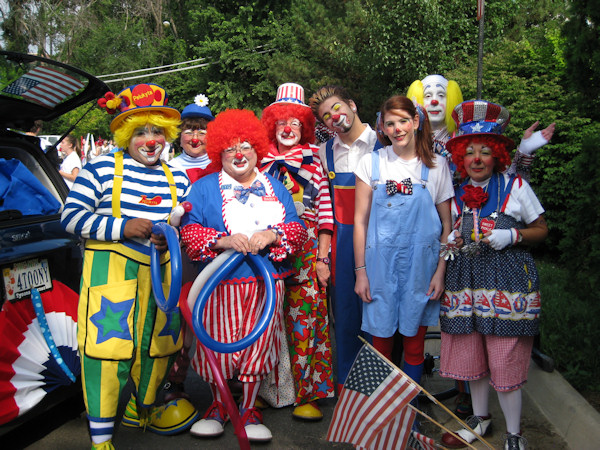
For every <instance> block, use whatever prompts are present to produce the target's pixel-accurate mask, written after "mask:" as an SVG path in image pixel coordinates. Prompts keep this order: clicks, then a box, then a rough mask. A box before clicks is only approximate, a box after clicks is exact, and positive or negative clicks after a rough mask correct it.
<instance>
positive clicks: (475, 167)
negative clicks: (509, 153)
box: [464, 141, 496, 183]
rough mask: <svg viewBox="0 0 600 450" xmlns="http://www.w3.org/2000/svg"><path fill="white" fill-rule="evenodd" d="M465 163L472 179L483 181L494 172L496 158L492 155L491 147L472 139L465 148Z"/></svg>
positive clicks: (478, 181)
mask: <svg viewBox="0 0 600 450" xmlns="http://www.w3.org/2000/svg"><path fill="white" fill-rule="evenodd" d="M464 164H465V170H466V172H467V175H469V177H470V178H471V180H473V181H475V182H477V183H481V182H483V181H485V180H487V179H488V178H490V177H491V176H492V174H493V173H494V167H495V166H496V159H495V158H494V156H493V155H492V149H491V148H489V147H486V146H485V145H482V144H479V143H478V142H477V141H472V142H471V143H470V144H469V145H467V148H466V150H465V159H464Z"/></svg>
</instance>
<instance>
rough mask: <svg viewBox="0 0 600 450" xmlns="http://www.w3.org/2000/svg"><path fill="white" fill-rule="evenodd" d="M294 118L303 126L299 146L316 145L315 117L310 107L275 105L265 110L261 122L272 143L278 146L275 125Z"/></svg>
mask: <svg viewBox="0 0 600 450" xmlns="http://www.w3.org/2000/svg"><path fill="white" fill-rule="evenodd" d="M292 117H293V118H295V119H298V120H299V121H300V123H301V124H302V137H301V138H300V142H299V144H300V145H304V144H314V142H315V116H314V115H313V113H312V110H311V109H310V108H309V107H308V106H304V105H300V104H294V103H286V102H277V103H273V104H271V105H269V106H267V107H266V108H265V109H264V110H263V113H262V117H261V119H260V120H261V122H262V123H263V125H264V126H265V128H266V130H267V135H268V136H269V139H270V140H271V142H273V143H274V144H277V138H276V136H275V129H276V126H275V123H276V122H277V121H278V120H288V119H290V118H292Z"/></svg>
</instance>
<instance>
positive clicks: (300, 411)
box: [292, 402, 323, 421]
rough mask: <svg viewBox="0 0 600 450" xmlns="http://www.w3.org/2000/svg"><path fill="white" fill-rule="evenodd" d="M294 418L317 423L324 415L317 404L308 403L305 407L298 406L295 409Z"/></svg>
mask: <svg viewBox="0 0 600 450" xmlns="http://www.w3.org/2000/svg"><path fill="white" fill-rule="evenodd" d="M292 416H294V417H295V418H296V419H301V420H308V421H316V420H321V419H322V418H323V413H322V412H321V410H320V409H319V406H318V405H317V402H308V403H305V404H304V405H298V406H296V407H295V408H294V411H293V412H292Z"/></svg>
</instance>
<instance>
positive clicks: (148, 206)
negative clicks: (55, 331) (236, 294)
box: [61, 84, 195, 449]
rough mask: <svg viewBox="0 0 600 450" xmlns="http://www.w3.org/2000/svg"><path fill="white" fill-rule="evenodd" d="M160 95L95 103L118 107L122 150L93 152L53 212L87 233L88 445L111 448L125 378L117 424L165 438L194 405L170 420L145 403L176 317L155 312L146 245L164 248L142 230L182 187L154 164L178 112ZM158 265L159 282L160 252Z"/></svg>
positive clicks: (132, 92)
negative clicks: (127, 389)
mask: <svg viewBox="0 0 600 450" xmlns="http://www.w3.org/2000/svg"><path fill="white" fill-rule="evenodd" d="M167 100H168V97H167V94H166V92H165V91H164V89H163V88H162V87H160V86H157V85H154V84H139V85H136V86H130V87H128V88H126V89H124V90H123V91H121V92H120V93H119V94H117V95H116V96H115V95H114V94H112V93H110V92H109V93H108V94H106V97H105V98H103V99H100V100H99V101H98V103H99V104H100V106H102V107H104V108H106V109H107V111H109V112H110V113H114V112H117V111H118V112H119V114H118V115H117V116H116V117H115V118H114V119H113V121H112V122H111V125H110V129H111V131H112V132H113V133H114V136H115V141H116V143H117V145H118V146H120V147H122V148H123V149H124V150H120V151H117V152H116V153H113V154H107V155H101V156H98V157H97V158H95V159H94V160H93V161H90V162H89V163H88V164H87V165H86V166H85V167H84V168H83V169H82V171H81V172H80V174H79V176H78V177H77V179H76V180H75V183H74V185H73V188H72V190H71V192H70V194H69V196H68V197H67V200H66V203H65V207H64V210H63V213H62V217H61V222H62V225H63V226H64V228H65V229H66V230H67V231H69V232H71V233H74V234H76V235H79V236H81V237H82V238H84V239H86V245H85V254H84V269H83V275H82V281H81V294H80V300H79V310H78V341H79V352H80V354H81V373H82V384H83V394H84V400H85V404H86V409H87V414H88V420H89V425H90V434H91V438H92V443H93V448H104V449H110V448H114V447H113V446H112V443H111V439H112V435H113V429H114V424H115V421H116V419H117V417H116V414H117V407H118V404H119V397H120V395H121V392H122V390H123V388H124V386H125V384H126V382H127V380H128V378H129V377H131V379H132V380H133V384H134V386H135V391H134V393H133V395H132V398H131V400H130V402H129V404H128V405H127V411H126V413H125V417H124V419H123V424H124V425H127V426H135V427H138V426H139V427H143V428H148V429H150V430H151V431H154V432H157V433H161V434H172V433H176V432H179V431H181V430H182V429H185V428H187V427H188V426H190V424H191V423H192V422H193V421H194V420H195V416H194V414H193V410H194V409H193V407H192V408H191V411H192V413H191V414H190V415H189V416H188V417H185V418H184V417H179V418H174V417H169V413H168V409H169V407H170V406H172V404H167V405H164V406H161V407H153V404H154V401H155V399H156V393H157V390H158V388H159V387H160V386H162V383H163V380H164V377H165V374H166V373H167V369H168V368H169V365H170V364H171V363H172V360H173V355H175V354H176V352H177V351H178V350H179V349H180V348H181V345H182V339H181V336H180V330H179V328H180V325H179V323H180V318H179V313H178V312H174V313H164V312H162V311H161V310H159V309H157V306H156V302H155V300H154V295H153V293H152V290H151V282H150V242H153V243H154V244H155V245H157V248H159V249H162V250H164V248H165V247H166V246H165V243H164V239H159V236H156V235H154V234H152V233H151V230H152V226H153V223H156V222H165V221H167V219H168V217H169V214H170V212H171V210H172V209H173V208H174V207H175V206H176V205H177V204H178V203H180V202H182V201H183V200H185V198H186V196H187V194H188V192H189V189H190V182H189V180H188V179H187V177H186V176H185V174H184V173H183V172H181V171H179V170H175V169H169V168H168V167H167V165H166V164H164V163H161V161H160V154H161V152H162V151H163V150H164V148H165V146H166V144H167V142H169V141H171V140H173V139H174V138H175V137H176V136H177V126H178V125H179V112H178V111H177V110H175V109H173V108H170V107H168V106H167ZM161 264H162V265H164V270H163V271H162V273H163V274H164V279H163V280H162V282H163V283H165V284H167V285H168V284H169V282H170V260H169V253H163V255H162V257H161ZM173 404H174V405H176V404H177V401H175V403H173ZM190 407H191V405H190Z"/></svg>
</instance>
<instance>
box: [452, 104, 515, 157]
mask: <svg viewBox="0 0 600 450" xmlns="http://www.w3.org/2000/svg"><path fill="white" fill-rule="evenodd" d="M452 118H453V119H454V122H456V136H455V137H454V138H452V139H450V140H449V141H448V143H447V144H446V149H447V150H448V151H450V152H452V150H453V149H454V148H455V146H456V145H457V144H458V143H459V142H462V141H464V140H466V139H473V138H475V137H476V136H491V137H493V138H495V139H497V140H498V141H500V142H502V143H503V144H505V145H506V147H507V150H509V151H510V150H512V149H513V148H515V143H514V142H513V141H512V139H509V138H507V137H506V136H503V135H502V133H503V132H504V130H505V129H506V127H507V126H508V123H509V122H510V113H509V112H508V110H507V109H506V108H505V107H504V106H500V105H497V104H495V103H490V102H486V101H485V100H469V101H466V102H462V103H460V104H459V105H457V106H456V107H455V108H454V111H452Z"/></svg>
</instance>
